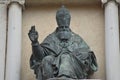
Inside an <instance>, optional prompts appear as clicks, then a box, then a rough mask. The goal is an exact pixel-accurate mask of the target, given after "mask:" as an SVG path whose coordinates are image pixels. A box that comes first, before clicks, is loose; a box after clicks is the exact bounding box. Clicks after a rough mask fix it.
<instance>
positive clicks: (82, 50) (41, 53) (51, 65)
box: [28, 6, 98, 80]
mask: <svg viewBox="0 0 120 80" xmlns="http://www.w3.org/2000/svg"><path fill="white" fill-rule="evenodd" d="M70 20H71V15H70V13H69V11H68V9H66V8H65V7H63V6H62V7H61V8H60V9H59V10H58V11H57V13H56V21H57V24H58V27H57V28H56V30H55V31H54V32H53V33H51V34H49V35H48V36H47V37H46V38H45V39H44V41H43V42H42V43H39V42H38V32H37V31H36V30H35V26H32V27H31V29H30V31H29V33H28V35H29V38H30V40H31V42H32V55H31V58H30V67H31V69H33V70H34V73H35V74H36V79H37V80H46V79H50V78H61V79H62V78H70V79H87V78H88V77H89V76H90V75H91V74H93V73H94V72H95V71H97V69H98V66H97V62H96V57H95V55H94V53H93V51H91V50H90V48H89V46H88V45H87V44H86V42H85V41H84V40H83V39H82V38H81V37H80V36H79V35H77V34H76V33H74V32H72V30H71V29H70Z"/></svg>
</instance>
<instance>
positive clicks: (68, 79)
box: [47, 78, 101, 80]
mask: <svg viewBox="0 0 120 80" xmlns="http://www.w3.org/2000/svg"><path fill="white" fill-rule="evenodd" d="M47 80H101V79H70V78H67V79H64V78H63V79H61V78H50V79H47Z"/></svg>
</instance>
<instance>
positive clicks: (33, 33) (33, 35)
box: [28, 26, 38, 43]
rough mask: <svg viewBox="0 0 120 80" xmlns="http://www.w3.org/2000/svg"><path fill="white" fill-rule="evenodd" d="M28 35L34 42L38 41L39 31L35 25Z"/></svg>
mask: <svg viewBox="0 0 120 80" xmlns="http://www.w3.org/2000/svg"><path fill="white" fill-rule="evenodd" d="M28 36H29V38H30V40H31V41H32V43H36V42H37V41H38V32H37V31H36V30H35V26H32V27H31V29H30V30H29V33H28Z"/></svg>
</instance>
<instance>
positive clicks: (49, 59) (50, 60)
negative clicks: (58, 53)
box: [42, 56, 54, 62]
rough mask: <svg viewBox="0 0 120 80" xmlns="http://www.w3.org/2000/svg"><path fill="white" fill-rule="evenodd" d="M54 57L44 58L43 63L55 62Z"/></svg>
mask: <svg viewBox="0 0 120 80" xmlns="http://www.w3.org/2000/svg"><path fill="white" fill-rule="evenodd" d="M53 60H54V57H53V56H46V57H44V58H43V60H42V62H53Z"/></svg>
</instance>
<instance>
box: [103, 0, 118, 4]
mask: <svg viewBox="0 0 120 80" xmlns="http://www.w3.org/2000/svg"><path fill="white" fill-rule="evenodd" d="M109 1H115V2H116V3H120V0H101V2H102V4H106V3H108V2H109Z"/></svg>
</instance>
